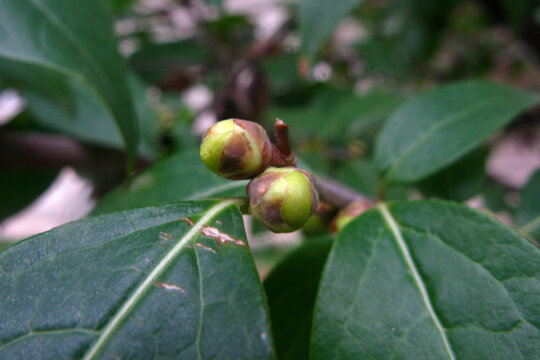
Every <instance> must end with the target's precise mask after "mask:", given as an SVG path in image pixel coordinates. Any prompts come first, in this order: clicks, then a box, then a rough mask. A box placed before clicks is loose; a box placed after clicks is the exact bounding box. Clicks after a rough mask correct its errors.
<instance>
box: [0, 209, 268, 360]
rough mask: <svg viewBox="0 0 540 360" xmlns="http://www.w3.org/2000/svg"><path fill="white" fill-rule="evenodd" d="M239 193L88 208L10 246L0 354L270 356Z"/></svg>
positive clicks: (0, 271)
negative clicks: (99, 211)
mask: <svg viewBox="0 0 540 360" xmlns="http://www.w3.org/2000/svg"><path fill="white" fill-rule="evenodd" d="M235 201H236V200H225V201H218V202H214V201H198V202H184V203H178V204H172V205H165V206H162V207H150V208H143V209H137V210H133V211H127V212H119V213H114V214H109V215H104V216H100V217H96V218H90V219H85V220H80V221H77V222H74V223H70V224H67V225H64V226H61V227H59V228H56V229H53V230H51V231H49V232H46V233H43V234H40V235H37V236H35V237H32V238H30V239H28V240H25V241H22V242H21V243H19V244H17V245H14V246H12V247H10V248H8V249H6V250H4V251H2V252H1V253H0V283H1V284H2V286H1V287H0V313H1V314H2V316H3V320H2V326H0V358H2V359H22V358H28V359H30V358H42V359H84V360H88V359H97V358H100V359H102V358H106V359H115V358H119V359H163V358H169V359H196V358H199V359H202V358H205V359H208V358H219V359H271V358H272V349H271V343H270V333H269V331H270V329H269V323H268V315H267V310H266V306H265V298H264V293H263V289H262V286H261V284H260V281H259V277H258V274H257V271H256V269H255V266H254V264H253V259H252V258H251V254H250V252H249V248H248V246H247V242H246V237H245V233H244V229H243V222H242V217H241V215H240V213H239V212H238V210H237V209H236V208H235V207H234V206H233V205H234V204H235ZM187 218H189V219H190V220H191V221H193V225H192V224H190V220H187ZM204 234H206V235H204ZM212 234H214V235H212ZM208 235H212V236H216V237H221V239H222V240H223V242H222V243H219V242H218V241H217V240H216V239H214V238H211V237H208Z"/></svg>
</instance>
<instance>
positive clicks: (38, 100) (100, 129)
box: [23, 76, 159, 156]
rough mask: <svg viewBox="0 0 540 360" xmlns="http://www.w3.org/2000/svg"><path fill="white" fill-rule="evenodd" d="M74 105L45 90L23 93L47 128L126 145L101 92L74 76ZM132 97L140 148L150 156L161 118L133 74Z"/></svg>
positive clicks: (71, 83)
mask: <svg viewBox="0 0 540 360" xmlns="http://www.w3.org/2000/svg"><path fill="white" fill-rule="evenodd" d="M66 84H67V86H68V89H69V91H70V93H69V96H71V97H72V100H73V101H74V103H73V106H72V107H70V108H66V107H64V106H61V105H59V104H58V102H56V101H54V99H51V98H49V97H48V96H46V95H44V94H43V93H41V92H38V91H35V90H33V89H31V88H29V89H26V90H25V91H24V92H23V94H24V97H25V99H26V102H27V107H28V111H29V112H30V113H31V114H32V115H33V118H34V119H35V120H36V122H37V123H38V124H39V125H41V126H43V127H46V128H49V129H53V130H56V131H59V132H61V133H63V134H66V135H70V136H73V137H76V138H78V139H80V140H83V141H85V142H89V143H92V144H97V145H101V146H106V147H113V148H122V147H123V140H122V137H121V135H120V132H119V131H118V128H117V127H116V125H115V123H114V118H113V115H112V114H111V113H110V112H109V110H108V109H107V108H106V107H104V106H102V100H101V99H100V98H99V96H98V95H97V94H96V93H95V92H93V91H92V89H91V88H90V87H88V86H86V85H85V84H84V83H82V82H79V81H76V80H74V79H67V82H66ZM129 88H130V94H131V97H132V98H133V99H134V100H135V107H134V110H135V113H134V116H133V119H135V121H137V122H138V127H139V128H140V131H139V135H140V136H141V141H139V147H138V152H139V153H142V154H145V155H147V156H155V155H156V147H157V145H156V141H157V137H158V132H159V126H158V118H157V116H156V113H155V111H154V110H153V109H152V108H150V107H149V105H148V102H147V100H146V89H145V88H144V86H143V85H142V84H141V82H140V80H138V79H136V78H135V77H134V76H130V77H129Z"/></svg>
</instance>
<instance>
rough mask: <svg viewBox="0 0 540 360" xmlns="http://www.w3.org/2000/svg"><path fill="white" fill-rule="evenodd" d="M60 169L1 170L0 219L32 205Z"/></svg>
mask: <svg viewBox="0 0 540 360" xmlns="http://www.w3.org/2000/svg"><path fill="white" fill-rule="evenodd" d="M57 173H58V171H55V170H50V171H45V170H4V169H1V170H0V184H1V186H0V199H2V201H0V221H2V220H4V219H5V218H6V217H8V216H10V215H13V214H15V213H16V212H18V211H19V210H22V209H23V208H25V207H26V206H28V205H30V203H31V202H32V201H34V200H35V199H36V198H37V197H38V196H39V195H41V194H42V193H43V192H44V191H45V190H47V188H48V187H49V185H51V183H52V182H53V180H54V179H55V178H56V175H57Z"/></svg>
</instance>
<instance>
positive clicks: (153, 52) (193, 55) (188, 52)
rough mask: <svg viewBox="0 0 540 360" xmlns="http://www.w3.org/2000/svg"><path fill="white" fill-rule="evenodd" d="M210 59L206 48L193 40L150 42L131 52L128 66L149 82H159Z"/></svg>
mask: <svg viewBox="0 0 540 360" xmlns="http://www.w3.org/2000/svg"><path fill="white" fill-rule="evenodd" d="M210 59H211V54H210V52H209V51H208V48H207V47H205V46H203V45H202V44H200V43H198V42H197V41H195V40H191V39H190V40H182V41H177V42H172V43H163V44H151V45H147V46H144V47H143V48H141V49H140V50H138V51H136V52H135V53H133V55H131V56H130V58H129V64H130V66H131V67H132V68H133V69H134V70H135V72H136V73H137V74H138V75H139V76H140V77H141V78H142V79H143V80H144V81H146V82H147V83H149V84H159V83H162V82H163V81H165V80H166V79H167V77H168V76H174V74H175V73H178V72H179V71H183V70H184V69H185V68H186V67H190V66H195V65H206V64H207V63H208V62H209V61H210Z"/></svg>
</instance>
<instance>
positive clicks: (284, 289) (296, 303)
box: [264, 236, 332, 360]
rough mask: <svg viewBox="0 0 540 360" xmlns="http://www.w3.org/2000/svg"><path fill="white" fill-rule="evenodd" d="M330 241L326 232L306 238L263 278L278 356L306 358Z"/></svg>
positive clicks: (285, 359)
mask: <svg viewBox="0 0 540 360" xmlns="http://www.w3.org/2000/svg"><path fill="white" fill-rule="evenodd" d="M331 245H332V238H331V237H329V236H328V237H321V238H308V239H307V240H306V243H305V244H304V245H302V246H301V247H299V248H298V249H296V250H294V251H293V252H292V253H291V254H289V255H287V257H286V258H285V259H283V260H282V261H281V262H280V263H279V264H278V265H277V266H276V267H275V268H274V269H273V270H272V272H271V273H270V275H268V278H267V279H266V280H265V282H264V289H265V290H266V295H267V297H268V306H269V307H270V320H271V322H272V331H273V333H274V342H275V344H276V355H277V358H278V359H279V360H288V359H290V360H303V359H308V358H309V339H310V335H311V319H312V317H313V309H314V307H315V297H316V295H317V289H318V287H319V281H320V278H321V273H322V270H323V267H324V263H325V261H326V258H327V256H328V252H329V251H330V246H331Z"/></svg>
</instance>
